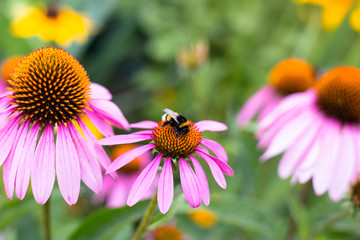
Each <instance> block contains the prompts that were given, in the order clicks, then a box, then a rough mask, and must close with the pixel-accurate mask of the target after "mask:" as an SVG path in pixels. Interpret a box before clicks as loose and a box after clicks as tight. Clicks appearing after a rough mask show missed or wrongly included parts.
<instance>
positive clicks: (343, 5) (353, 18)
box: [295, 0, 360, 32]
mask: <svg viewBox="0 0 360 240" xmlns="http://www.w3.org/2000/svg"><path fill="white" fill-rule="evenodd" d="M295 2H297V3H299V4H305V3H309V4H314V5H318V6H321V7H322V9H323V12H322V24H323V27H324V29H325V30H328V31H331V30H334V29H336V28H338V27H339V26H340V24H341V23H342V22H343V21H344V18H345V17H346V16H347V15H348V13H349V12H350V10H351V9H352V8H353V9H354V10H353V11H352V12H351V15H350V25H351V27H352V28H353V29H355V30H356V31H358V32H360V2H359V1H358V0H295Z"/></svg>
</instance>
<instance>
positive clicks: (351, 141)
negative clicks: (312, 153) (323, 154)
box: [329, 126, 360, 201]
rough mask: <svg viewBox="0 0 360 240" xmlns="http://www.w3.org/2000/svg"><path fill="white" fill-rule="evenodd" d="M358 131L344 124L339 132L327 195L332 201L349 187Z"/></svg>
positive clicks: (338, 197) (354, 160)
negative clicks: (337, 150) (337, 146)
mask: <svg viewBox="0 0 360 240" xmlns="http://www.w3.org/2000/svg"><path fill="white" fill-rule="evenodd" d="M359 134H360V131H359V129H358V128H355V127H352V126H344V127H343V129H342V132H341V139H340V144H341V146H340V149H341V151H339V154H338V155H337V157H336V159H335V162H334V166H333V167H332V176H331V177H330V184H329V196H330V198H331V199H332V200H333V201H338V200H340V199H341V198H342V197H343V196H344V194H345V192H346V191H347V190H348V189H349V188H350V183H351V178H352V176H353V172H354V169H355V163H356V152H355V151H356V150H355V148H356V147H357V146H359V145H356V144H357V142H358V141H357V139H355V138H356V137H357V136H359Z"/></svg>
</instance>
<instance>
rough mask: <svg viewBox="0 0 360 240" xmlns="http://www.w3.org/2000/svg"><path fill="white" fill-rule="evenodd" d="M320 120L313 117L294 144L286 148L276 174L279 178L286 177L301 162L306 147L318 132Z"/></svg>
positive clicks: (312, 141) (306, 151)
mask: <svg viewBox="0 0 360 240" xmlns="http://www.w3.org/2000/svg"><path fill="white" fill-rule="evenodd" d="M320 124H322V121H320V120H319V119H314V121H313V123H312V124H311V125H310V127H309V128H308V130H307V131H304V132H303V133H302V134H301V136H300V137H299V139H298V141H297V142H296V144H293V145H291V146H290V147H289V149H287V150H286V152H285V153H284V155H283V157H282V158H281V160H280V163H279V168H278V174H279V176H280V177H281V178H288V177H289V176H290V175H291V173H292V172H293V171H294V169H295V168H296V166H297V165H298V164H300V163H301V161H302V160H303V158H304V156H306V154H307V153H308V149H309V148H310V147H311V146H312V145H313V143H314V141H315V136H316V135H317V134H318V132H319V129H320V126H321V125H320Z"/></svg>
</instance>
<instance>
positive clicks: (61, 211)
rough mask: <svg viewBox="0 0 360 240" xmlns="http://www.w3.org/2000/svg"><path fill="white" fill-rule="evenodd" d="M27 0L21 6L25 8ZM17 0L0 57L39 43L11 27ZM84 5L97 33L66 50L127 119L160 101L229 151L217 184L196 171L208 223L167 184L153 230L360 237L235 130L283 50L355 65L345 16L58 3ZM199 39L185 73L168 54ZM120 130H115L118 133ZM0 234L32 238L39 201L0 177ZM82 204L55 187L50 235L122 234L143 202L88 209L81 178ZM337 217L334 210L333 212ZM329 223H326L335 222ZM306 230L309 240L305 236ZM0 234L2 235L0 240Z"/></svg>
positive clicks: (247, 2) (1, 27)
mask: <svg viewBox="0 0 360 240" xmlns="http://www.w3.org/2000/svg"><path fill="white" fill-rule="evenodd" d="M37 2H38V1H35V0H28V1H24V2H22V3H26V4H35V3H37ZM16 3H19V1H12V0H0V4H1V8H0V32H1V36H0V60H4V59H5V58H7V57H9V56H12V55H15V54H23V55H26V54H28V53H30V52H31V51H34V50H36V49H38V48H40V47H42V46H47V45H49V44H50V43H42V42H41V41H40V40H38V39H37V38H30V39H19V38H16V37H14V36H12V35H11V33H10V31H9V24H10V22H11V21H12V19H13V15H12V10H13V9H14V5H15V4H16ZM61 3H62V4H64V5H70V6H72V7H73V8H74V9H76V10H78V11H81V12H85V13H87V14H88V16H89V17H90V18H92V19H93V20H94V21H95V22H96V24H97V26H98V30H99V31H98V34H97V35H96V36H93V37H91V39H90V41H89V42H88V43H87V44H85V45H76V44H74V45H72V46H71V47H69V48H66V50H67V51H69V52H70V53H71V54H73V55H74V56H75V57H76V58H77V59H78V60H79V61H80V63H82V64H83V66H84V67H85V69H86V70H87V71H88V73H89V76H90V78H91V80H92V81H93V82H97V83H100V84H103V85H105V86H106V87H108V88H109V89H110V91H111V92H112V93H113V95H114V98H113V101H114V102H115V103H116V104H117V105H118V106H119V107H120V108H121V109H122V111H123V113H124V115H125V116H126V117H127V119H128V120H129V122H136V121H141V120H146V119H149V120H153V121H158V120H159V119H160V117H161V115H162V114H163V112H162V109H163V108H165V107H167V108H170V109H173V110H175V111H177V112H180V113H182V114H183V115H185V116H187V117H188V118H190V119H192V120H193V121H199V120H203V119H212V120H217V121H221V122H224V123H226V124H227V125H228V127H229V130H228V131H227V132H225V133H205V134H204V135H205V137H208V138H212V139H214V140H216V141H218V142H220V143H221V144H222V145H223V146H224V148H225V150H226V151H227V153H228V155H229V164H230V165H231V166H232V167H233V169H234V172H235V175H234V177H227V185H228V187H227V189H226V190H222V189H221V188H220V187H218V186H217V185H216V183H215V181H214V180H213V179H212V176H211V174H210V172H209V169H207V168H206V167H205V169H206V170H207V172H208V173H209V174H208V178H209V181H210V185H211V186H210V192H211V203H210V206H209V207H208V209H210V210H212V211H214V212H215V213H216V215H217V217H218V223H217V224H216V225H215V226H214V227H212V228H210V229H202V228H199V227H198V226H196V225H195V224H194V223H193V222H192V221H190V219H189V218H188V212H189V211H191V210H192V209H191V208H190V207H189V206H188V205H187V203H186V202H185V200H184V197H183V195H182V192H181V191H177V195H176V196H175V200H174V203H173V205H172V207H171V210H170V212H169V213H168V214H167V215H165V216H161V215H160V214H159V212H157V215H158V217H157V218H156V219H155V220H156V221H158V222H156V221H154V222H153V223H152V224H153V225H151V226H150V228H155V227H156V226H159V225H161V224H162V223H164V222H166V221H168V220H169V219H172V218H175V221H176V224H177V226H178V227H179V229H181V231H182V232H183V234H184V235H185V236H187V237H190V238H191V239H261V240H265V239H319V240H322V239H360V228H359V224H360V221H359V218H358V216H357V215H356V214H353V216H347V217H344V218H342V219H341V220H339V221H336V222H335V221H334V222H332V220H333V218H334V217H335V218H336V216H341V215H342V212H343V211H344V209H345V210H346V209H349V208H350V207H351V206H350V203H349V201H348V199H347V198H348V197H345V199H344V200H342V201H340V202H338V203H334V202H332V201H330V200H329V198H328V196H327V195H324V196H321V197H318V196H315V195H314V194H313V190H312V188H311V184H305V185H291V184H290V181H289V179H286V180H282V179H279V177H278V176H277V165H278V161H279V158H276V159H272V160H270V161H268V162H266V163H260V162H259V160H258V158H259V156H260V155H261V152H260V151H258V150H257V149H256V141H255V139H254V137H253V133H254V128H255V125H254V124H253V125H251V126H250V127H249V128H247V129H245V130H240V129H239V128H238V127H237V126H236V115H237V113H238V111H239V110H240V108H241V106H242V104H243V103H244V102H245V100H246V99H247V98H248V97H249V96H251V95H252V94H253V93H254V92H255V91H256V90H257V89H258V88H259V87H261V86H263V85H264V84H266V77H267V74H268V72H269V70H270V69H271V67H272V66H274V64H276V63H277V62H279V61H280V60H282V59H284V58H287V57H293V56H296V57H300V58H304V59H305V60H308V61H309V62H311V63H312V64H313V65H314V66H315V67H316V68H317V69H318V71H319V72H324V71H326V70H328V69H330V68H332V67H334V66H339V65H354V66H359V64H360V54H359V50H360V38H359V35H358V33H356V32H355V31H353V30H352V29H351V28H350V27H349V24H348V22H347V20H345V21H344V23H343V24H342V25H341V26H340V28H339V29H337V30H336V31H333V32H324V31H323V30H322V26H321V11H320V8H316V7H314V6H304V5H301V6H300V5H296V4H294V3H293V2H291V1H289V0H274V1H259V0H225V1H218V0H196V1H194V0H121V1H118V0H103V1H98V0H78V1H71V0H62V1H61ZM198 40H205V41H207V42H208V43H209V50H210V52H209V57H208V59H207V61H206V62H205V63H204V64H203V65H202V66H201V67H199V68H197V69H193V70H186V69H183V68H181V67H179V66H178V65H177V63H176V61H175V59H176V56H177V54H178V52H179V51H180V49H182V48H184V47H188V46H190V45H191V44H194V43H196V42H197V41H198ZM117 132H118V133H122V132H121V131H117ZM1 188H2V189H1V192H0V193H1V195H2V197H1V198H0V232H1V235H2V236H3V237H4V239H42V238H43V233H42V228H41V221H42V218H41V206H39V205H38V204H37V203H36V202H35V200H34V199H33V197H32V195H31V193H28V194H27V197H26V198H25V200H23V201H18V200H14V201H10V200H8V199H7V198H6V195H5V191H4V189H3V186H2V184H1ZM81 194H82V198H81V199H82V200H81V201H80V204H78V205H77V206H75V207H71V208H70V207H68V206H67V204H66V203H65V201H64V200H63V199H62V198H61V196H60V193H59V190H58V188H57V186H55V188H54V191H53V195H52V198H51V206H52V220H53V225H52V230H53V233H54V239H55V240H60V239H129V238H130V236H131V233H132V231H133V227H134V225H135V224H136V222H137V221H138V219H139V218H140V217H141V215H142V214H143V212H144V210H145V208H146V204H147V202H146V201H145V202H143V203H138V204H137V205H135V207H133V208H128V207H124V208H121V209H105V208H104V207H103V206H99V205H96V204H95V203H94V201H93V195H92V193H91V192H90V190H89V189H87V188H86V187H85V186H83V187H82V189H81ZM339 214H340V215H339ZM335 220H336V219H335ZM312 237H313V238H312ZM0 239H1V237H0Z"/></svg>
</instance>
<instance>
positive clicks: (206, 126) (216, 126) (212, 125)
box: [195, 120, 227, 132]
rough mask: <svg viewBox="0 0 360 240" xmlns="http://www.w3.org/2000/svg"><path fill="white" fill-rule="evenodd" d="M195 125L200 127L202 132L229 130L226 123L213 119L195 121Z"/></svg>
mask: <svg viewBox="0 0 360 240" xmlns="http://www.w3.org/2000/svg"><path fill="white" fill-rule="evenodd" d="M195 126H197V127H198V128H199V131H200V132H204V131H212V132H218V131H225V130H227V126H226V125H225V124H223V123H221V122H217V121H212V120H202V121H199V122H197V123H195Z"/></svg>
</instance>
